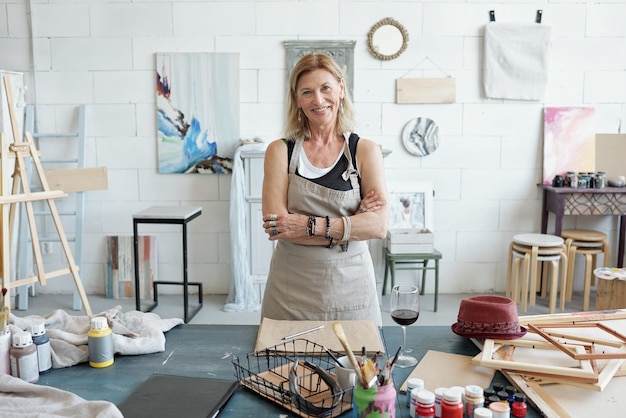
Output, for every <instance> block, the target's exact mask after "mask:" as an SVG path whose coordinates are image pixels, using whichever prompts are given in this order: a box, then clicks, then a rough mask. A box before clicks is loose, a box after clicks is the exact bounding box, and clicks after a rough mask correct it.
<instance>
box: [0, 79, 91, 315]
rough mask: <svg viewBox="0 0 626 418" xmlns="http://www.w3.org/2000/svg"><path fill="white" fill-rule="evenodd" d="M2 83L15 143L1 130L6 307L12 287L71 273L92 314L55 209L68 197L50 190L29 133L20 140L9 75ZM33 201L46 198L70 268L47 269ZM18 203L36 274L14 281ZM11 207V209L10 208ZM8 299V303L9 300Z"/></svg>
mask: <svg viewBox="0 0 626 418" xmlns="http://www.w3.org/2000/svg"><path fill="white" fill-rule="evenodd" d="M3 82H4V86H5V90H6V94H7V101H8V108H9V116H10V118H11V126H12V130H13V132H12V133H13V143H9V139H8V136H7V135H6V134H4V133H2V152H1V155H0V170H1V180H2V190H1V191H2V195H1V196H0V205H1V206H2V248H3V251H2V288H3V289H6V294H5V296H4V297H5V299H4V302H5V303H4V306H11V305H10V302H9V301H10V300H11V299H10V293H11V289H12V288H15V287H19V286H23V285H27V284H32V283H36V282H39V283H40V284H41V285H43V286H45V285H46V282H47V280H48V279H52V278H55V277H60V276H65V275H67V274H70V275H71V276H72V277H73V279H74V284H75V285H76V290H77V291H78V294H79V296H80V299H81V301H82V303H83V308H84V310H85V313H86V314H87V315H89V316H91V315H92V311H91V307H90V305H89V301H88V300H87V295H86V294H85V290H84V288H83V284H82V282H81V280H80V276H79V274H78V267H77V265H76V263H75V261H74V257H73V256H72V252H71V251H70V246H69V243H68V240H67V237H66V235H65V232H64V230H63V225H62V223H61V218H60V216H59V213H58V211H57V208H56V203H55V199H58V198H62V197H65V196H66V194H65V193H64V192H63V191H61V190H51V189H50V186H49V184H48V180H47V178H46V173H45V171H44V169H43V166H42V164H41V160H40V158H39V151H38V150H37V148H36V145H35V141H34V140H33V136H32V134H31V133H30V132H26V133H25V134H24V138H25V140H22V139H21V135H20V134H19V132H18V128H17V119H16V116H15V113H14V109H15V106H14V104H13V97H12V90H11V86H10V80H9V79H8V77H3ZM26 158H30V159H31V160H32V161H31V162H32V165H33V167H34V171H33V175H37V176H38V177H39V181H40V183H41V191H37V192H31V190H30V185H29V178H28V173H27V172H26V167H27V165H26ZM10 159H15V161H14V170H13V173H9V167H10V165H9V164H10ZM10 176H12V177H13V184H12V188H11V190H10V193H7V191H8V190H7V189H8V188H7V187H5V186H6V185H8V180H9V177H10ZM34 201H45V202H46V203H47V205H48V209H49V211H50V216H51V217H52V220H53V221H54V225H55V227H56V231H57V234H58V237H59V241H60V242H61V247H62V248H63V251H64V253H65V258H66V260H67V267H65V268H61V269H57V270H54V271H51V272H46V271H45V270H44V265H43V260H42V254H41V246H40V245H39V234H38V233H37V224H36V221H35V213H34V209H33V202H34ZM18 204H24V205H25V210H26V217H27V218H28V225H29V230H30V235H31V241H32V246H33V260H34V264H35V270H36V272H35V275H34V276H30V277H25V278H15V280H11V274H12V273H11V262H12V257H11V250H10V249H11V245H10V244H11V240H12V237H13V226H14V225H15V217H16V213H17V212H18V210H17V208H18ZM7 207H8V209H9V210H8V211H7ZM7 302H9V303H7Z"/></svg>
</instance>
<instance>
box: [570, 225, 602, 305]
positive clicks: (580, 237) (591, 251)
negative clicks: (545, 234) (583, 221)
mask: <svg viewBox="0 0 626 418" xmlns="http://www.w3.org/2000/svg"><path fill="white" fill-rule="evenodd" d="M561 237H563V239H565V248H566V252H567V257H568V260H569V264H568V267H567V279H566V281H567V286H566V287H565V292H566V300H567V301H568V302H569V301H571V300H572V293H573V291H574V265H575V261H576V255H577V254H580V255H584V256H585V275H584V291H583V311H588V310H589V296H590V293H591V286H592V285H594V284H595V283H594V281H595V276H594V275H593V270H594V269H595V268H596V267H598V265H597V264H598V259H597V256H598V254H604V266H605V267H606V266H607V265H608V262H609V254H610V252H609V249H610V247H609V242H608V241H607V239H606V234H605V233H604V232H600V231H594V230H591V229H564V230H563V231H561Z"/></svg>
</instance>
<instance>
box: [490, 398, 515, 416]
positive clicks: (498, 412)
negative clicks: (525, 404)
mask: <svg viewBox="0 0 626 418" xmlns="http://www.w3.org/2000/svg"><path fill="white" fill-rule="evenodd" d="M489 410H490V411H491V413H492V414H493V418H510V417H511V407H510V406H509V403H508V402H494V403H491V404H489Z"/></svg>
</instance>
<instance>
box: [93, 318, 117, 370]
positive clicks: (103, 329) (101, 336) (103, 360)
mask: <svg viewBox="0 0 626 418" xmlns="http://www.w3.org/2000/svg"><path fill="white" fill-rule="evenodd" d="M87 345H88V346H89V365H90V366H91V367H95V368H103V367H109V366H110V365H112V364H113V361H114V355H113V335H112V333H111V329H110V328H109V324H108V323H107V319H106V318H105V317H103V316H96V317H95V318H91V329H90V330H89V332H88V333H87Z"/></svg>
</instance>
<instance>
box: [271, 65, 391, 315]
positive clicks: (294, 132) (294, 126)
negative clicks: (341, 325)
mask: <svg viewBox="0 0 626 418" xmlns="http://www.w3.org/2000/svg"><path fill="white" fill-rule="evenodd" d="M288 91H289V95H288V98H287V126H286V128H285V138H281V139H279V140H276V141H273V142H272V143H271V144H269V145H268V147H267V151H266V153H265V166H264V167H265V170H264V178H263V196H262V207H263V209H262V210H263V229H264V230H265V233H266V234H267V237H268V239H269V240H270V241H275V242H276V247H275V249H274V252H273V254H272V260H271V263H270V268H269V274H268V279H267V285H266V288H265V292H264V298H263V305H262V311H261V317H262V318H271V319H277V320H324V321H328V320H355V319H361V320H365V319H367V320H373V321H375V322H376V323H377V324H379V325H380V324H381V323H382V318H381V313H380V305H379V303H378V296H377V291H376V277H375V274H374V267H373V263H372V258H371V255H370V252H369V247H368V244H367V241H368V240H370V239H382V238H384V237H385V235H386V231H387V221H388V219H387V218H388V208H387V204H386V187H385V181H384V169H383V163H382V152H381V149H380V146H379V145H378V144H376V143H375V142H373V141H371V140H368V139H365V138H360V137H359V136H358V135H357V134H356V133H354V132H352V128H353V124H354V115H353V113H354V112H353V105H352V100H351V98H350V94H349V91H348V90H347V89H346V86H345V78H344V75H343V72H342V70H341V67H340V66H339V65H338V64H337V62H336V61H334V60H333V58H332V56H331V55H329V54H326V53H310V54H306V55H304V56H303V57H302V58H301V59H300V60H299V61H298V62H297V63H296V64H295V65H294V67H293V69H292V71H291V74H290V77H289V85H288Z"/></svg>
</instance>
